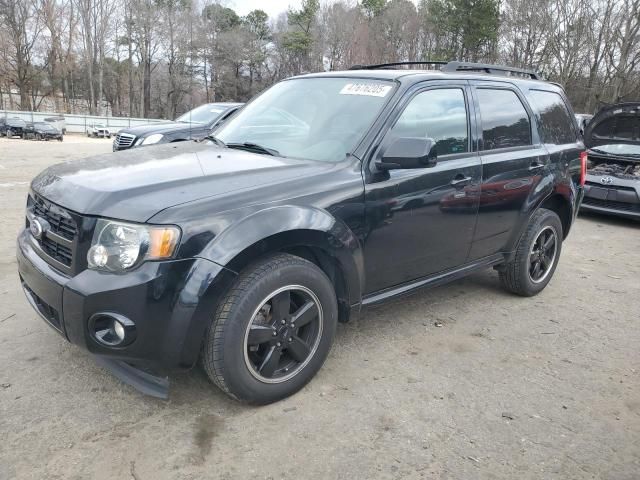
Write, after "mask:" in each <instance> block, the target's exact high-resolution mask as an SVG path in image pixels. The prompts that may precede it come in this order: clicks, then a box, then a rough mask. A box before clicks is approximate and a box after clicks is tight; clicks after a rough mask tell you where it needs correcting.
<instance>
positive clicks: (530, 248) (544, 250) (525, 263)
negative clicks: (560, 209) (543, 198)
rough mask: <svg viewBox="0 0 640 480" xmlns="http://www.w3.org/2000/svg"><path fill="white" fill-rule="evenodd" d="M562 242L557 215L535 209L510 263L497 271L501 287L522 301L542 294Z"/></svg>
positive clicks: (553, 270)
mask: <svg viewBox="0 0 640 480" xmlns="http://www.w3.org/2000/svg"><path fill="white" fill-rule="evenodd" d="M562 238H563V234H562V222H561V221H560V218H559V217H558V215H557V214H556V213H555V212H552V211H551V210H547V209H546V208H540V209H538V210H537V211H536V212H535V213H534V214H533V215H532V216H531V219H530V220H529V225H528V226H527V229H526V230H525V231H524V233H523V234H522V236H521V237H520V240H519V241H518V246H517V248H516V253H515V255H514V258H513V260H512V261H511V262H509V263H507V264H506V265H505V266H504V269H503V270H502V271H500V282H501V283H502V286H503V287H504V288H505V289H507V290H509V291H510V292H513V293H515V294H517V295H521V296H523V297H531V296H533V295H536V294H538V293H539V292H541V291H542V290H543V289H544V287H546V286H547V284H548V283H549V281H550V280H551V277H552V276H553V274H554V272H555V270H556V266H557V265H558V260H559V259H560V252H561V250H562Z"/></svg>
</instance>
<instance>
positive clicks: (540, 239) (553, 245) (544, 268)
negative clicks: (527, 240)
mask: <svg viewBox="0 0 640 480" xmlns="http://www.w3.org/2000/svg"><path fill="white" fill-rule="evenodd" d="M557 251H558V234H557V233H556V231H555V230H554V229H553V227H551V226H546V227H544V228H543V229H542V230H541V231H540V233H538V236H537V237H536V239H535V240H534V242H533V245H532V247H531V252H529V278H530V279H531V281H532V282H533V283H540V282H543V281H544V280H545V279H546V278H547V276H548V275H549V272H551V267H552V266H553V262H554V260H555V258H556V253H557Z"/></svg>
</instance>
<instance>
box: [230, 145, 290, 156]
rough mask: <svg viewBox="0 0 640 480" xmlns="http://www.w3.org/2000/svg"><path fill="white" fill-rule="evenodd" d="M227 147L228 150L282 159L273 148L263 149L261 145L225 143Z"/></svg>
mask: <svg viewBox="0 0 640 480" xmlns="http://www.w3.org/2000/svg"><path fill="white" fill-rule="evenodd" d="M227 147H229V148H237V149H240V150H249V151H250V152H256V153H264V154H266V155H272V156H274V157H282V156H283V155H280V152H278V150H275V149H273V148H269V147H265V146H263V145H258V144H257V143H252V142H244V143H227Z"/></svg>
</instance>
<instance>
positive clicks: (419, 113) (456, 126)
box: [390, 88, 469, 156]
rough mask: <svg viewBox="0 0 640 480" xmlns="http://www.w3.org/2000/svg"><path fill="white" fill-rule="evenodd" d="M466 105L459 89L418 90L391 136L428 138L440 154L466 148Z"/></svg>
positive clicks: (467, 146)
mask: <svg viewBox="0 0 640 480" xmlns="http://www.w3.org/2000/svg"><path fill="white" fill-rule="evenodd" d="M467 125H468V120H467V108H466V104H465V99H464V92H463V91H462V89H460V88H447V89H445V88H443V89H436V90H427V91H425V92H422V93H419V94H418V95H416V96H415V97H413V99H412V100H411V101H410V102H409V104H408V105H407V107H406V108H405V109H404V111H403V112H402V114H401V115H400V118H398V121H397V122H396V123H395V125H394V126H393V128H392V129H391V131H390V134H391V135H392V136H393V137H395V138H399V137H421V138H432V139H433V140H434V141H435V142H436V152H437V154H438V155H439V156H440V155H448V154H452V153H464V152H468V151H469V139H468V127H467Z"/></svg>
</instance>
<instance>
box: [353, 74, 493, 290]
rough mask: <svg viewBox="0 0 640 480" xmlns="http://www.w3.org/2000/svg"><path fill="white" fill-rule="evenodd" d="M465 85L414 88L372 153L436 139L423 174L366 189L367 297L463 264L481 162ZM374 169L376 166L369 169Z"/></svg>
mask: <svg viewBox="0 0 640 480" xmlns="http://www.w3.org/2000/svg"><path fill="white" fill-rule="evenodd" d="M469 105H470V102H469V91H468V89H467V86H466V82H460V83H459V84H458V85H451V84H450V83H448V84H447V87H446V88H437V87H432V88H423V89H421V90H417V91H416V92H415V93H414V94H413V95H412V96H411V97H410V98H409V99H408V100H407V101H405V102H404V103H403V104H401V105H400V106H399V107H398V112H397V113H396V120H395V122H394V123H393V126H392V127H391V128H390V129H389V131H388V132H387V133H386V134H385V135H384V138H383V139H382V141H381V142H380V145H381V146H380V148H378V149H377V151H376V152H374V154H373V159H372V160H373V161H374V162H375V161H376V160H378V159H379V158H381V156H382V154H383V152H384V150H385V147H386V146H388V145H389V144H390V143H391V142H392V141H393V140H395V139H397V138H401V137H410V138H415V137H422V138H431V139H433V140H434V141H435V144H436V153H437V162H436V164H435V165H433V166H429V167H426V168H413V169H407V170H390V171H382V172H381V171H374V173H373V174H372V175H368V176H367V178H368V179H367V184H366V186H365V203H366V221H367V224H368V228H367V238H366V239H365V245H364V257H365V269H366V278H367V285H366V293H372V292H376V291H379V290H382V289H385V288H388V287H393V286H396V285H400V284H402V283H405V282H410V281H412V280H415V279H418V278H420V277H424V276H428V275H430V274H434V273H437V272H440V271H443V270H447V269H450V268H452V267H456V266H459V265H462V264H464V263H465V261H466V259H467V256H468V254H469V249H470V246H471V241H472V238H473V231H474V228H475V223H476V215H477V209H478V196H477V194H476V193H475V192H477V186H478V184H479V182H480V178H481V170H482V168H481V164H480V158H479V156H478V153H477V152H476V151H473V150H474V149H473V148H472V143H473V142H471V138H470V137H471V135H470V133H471V131H472V125H474V124H473V122H472V121H471V120H472V116H471V114H470V112H471V110H470V109H469ZM369 168H373V169H374V170H375V167H371V164H370V166H369Z"/></svg>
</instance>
